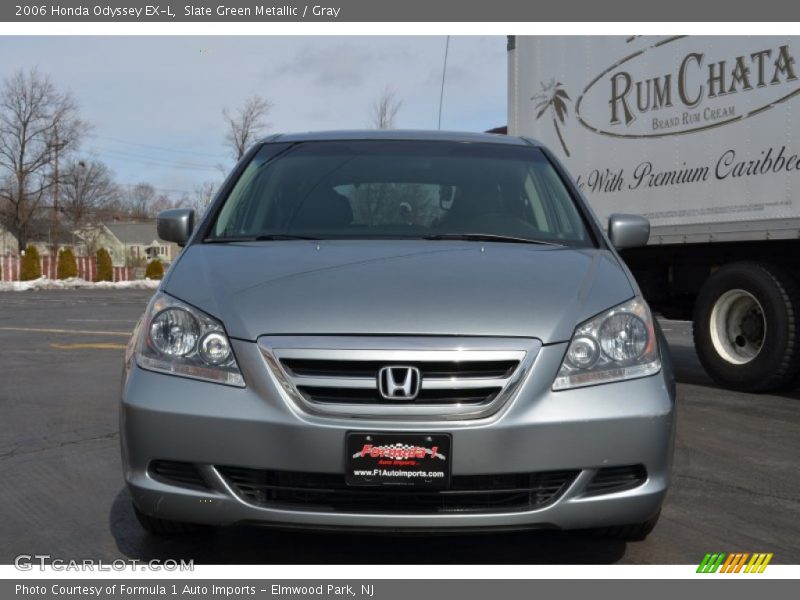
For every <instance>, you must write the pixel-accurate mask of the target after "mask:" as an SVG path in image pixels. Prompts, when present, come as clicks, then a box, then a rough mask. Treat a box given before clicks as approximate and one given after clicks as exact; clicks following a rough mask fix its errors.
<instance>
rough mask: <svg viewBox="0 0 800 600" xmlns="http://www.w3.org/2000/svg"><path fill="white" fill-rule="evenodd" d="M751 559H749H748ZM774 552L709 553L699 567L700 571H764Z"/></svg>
mask: <svg viewBox="0 0 800 600" xmlns="http://www.w3.org/2000/svg"><path fill="white" fill-rule="evenodd" d="M748 559H749V560H748ZM771 560H772V552H769V553H767V552H754V553H752V554H751V553H749V552H732V553H730V554H726V553H724V552H715V553H713V554H712V553H710V552H709V553H708V554H706V555H705V556H704V557H703V560H702V562H701V563H700V565H699V566H698V567H697V572H698V573H763V572H764V569H766V568H767V565H768V564H769V561H771Z"/></svg>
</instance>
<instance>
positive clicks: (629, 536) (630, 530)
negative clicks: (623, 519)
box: [593, 510, 661, 542]
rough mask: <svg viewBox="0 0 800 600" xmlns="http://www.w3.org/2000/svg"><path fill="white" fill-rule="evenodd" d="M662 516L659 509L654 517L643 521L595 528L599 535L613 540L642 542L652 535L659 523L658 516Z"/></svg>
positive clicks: (596, 533) (594, 531)
mask: <svg viewBox="0 0 800 600" xmlns="http://www.w3.org/2000/svg"><path fill="white" fill-rule="evenodd" d="M660 516H661V511H660V510H659V511H658V512H657V513H656V514H655V515H654V516H653V517H651V518H649V519H648V520H647V521H644V522H643V523H632V524H630V525H617V526H615V527H601V528H600V529H595V530H593V533H594V534H595V535H597V536H600V537H604V538H609V539H613V540H623V541H625V542H641V541H644V539H645V538H647V536H648V535H650V532H652V531H653V529H655V527H656V523H658V518H659V517H660Z"/></svg>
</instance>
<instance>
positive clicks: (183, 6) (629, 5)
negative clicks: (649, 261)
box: [0, 0, 800, 23]
mask: <svg viewBox="0 0 800 600" xmlns="http://www.w3.org/2000/svg"><path fill="white" fill-rule="evenodd" d="M0 21H5V22H34V23H35V22H114V21H119V22H136V21H141V22H194V23H211V22H247V21H250V22H273V21H276V22H286V21H317V22H319V21H330V22H337V21H338V22H370V21H383V22H402V21H409V22H462V23H464V22H514V23H518V22H552V21H564V22H567V21H571V22H582V21H584V22H589V21H600V22H659V21H670V22H772V21H774V22H781V23H786V22H792V21H800V2H787V0H759V2H757V3H753V2H745V1H744V0H702V1H700V2H698V1H697V0H669V1H668V2H664V1H662V2H644V1H642V0H605V1H598V0H572V1H571V2H545V1H542V0H334V1H332V2H321V3H319V4H314V3H309V4H305V3H297V2H286V3H284V4H278V3H275V4H269V3H262V2H259V1H258V0H226V1H219V0H195V1H194V2H185V1H184V2H180V3H176V2H169V3H161V4H159V3H157V1H156V0H148V1H144V2H143V1H140V0H127V1H125V0H123V1H122V2H110V1H108V2H100V3H97V2H81V1H78V0H49V1H41V0H40V1H38V2H25V1H18V2H14V1H13V0H12V2H11V3H6V2H2V3H1V4H0Z"/></svg>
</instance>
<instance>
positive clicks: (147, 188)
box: [125, 183, 156, 219]
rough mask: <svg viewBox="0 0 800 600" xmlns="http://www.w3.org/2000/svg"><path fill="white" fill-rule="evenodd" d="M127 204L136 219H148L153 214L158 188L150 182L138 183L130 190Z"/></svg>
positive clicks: (130, 214)
mask: <svg viewBox="0 0 800 600" xmlns="http://www.w3.org/2000/svg"><path fill="white" fill-rule="evenodd" d="M126 196H127V197H126V199H125V204H126V205H127V207H128V214H129V216H130V217H132V218H134V219H147V218H149V217H150V216H151V215H152V214H153V207H154V205H155V202H156V189H155V188H154V187H153V186H152V185H150V184H149V183H138V184H136V185H135V186H133V187H132V188H130V189H129V190H128V193H127V194H126Z"/></svg>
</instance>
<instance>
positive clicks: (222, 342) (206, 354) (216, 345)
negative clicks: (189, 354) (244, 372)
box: [199, 331, 231, 365]
mask: <svg viewBox="0 0 800 600" xmlns="http://www.w3.org/2000/svg"><path fill="white" fill-rule="evenodd" d="M199 354H200V357H201V358H202V359H203V360H204V361H206V362H207V363H208V364H210V365H221V364H223V363H224V362H226V361H227V360H228V359H229V358H230V356H231V347H230V344H229V343H228V339H227V338H226V337H225V336H224V335H223V334H221V333H217V332H216V331H212V332H211V333H207V334H206V335H205V336H203V338H202V339H201V340H200V348H199Z"/></svg>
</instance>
